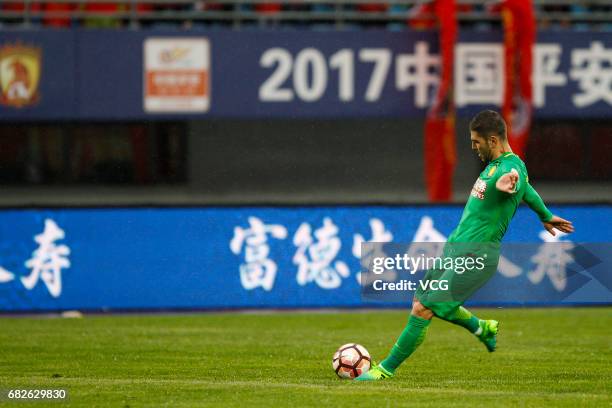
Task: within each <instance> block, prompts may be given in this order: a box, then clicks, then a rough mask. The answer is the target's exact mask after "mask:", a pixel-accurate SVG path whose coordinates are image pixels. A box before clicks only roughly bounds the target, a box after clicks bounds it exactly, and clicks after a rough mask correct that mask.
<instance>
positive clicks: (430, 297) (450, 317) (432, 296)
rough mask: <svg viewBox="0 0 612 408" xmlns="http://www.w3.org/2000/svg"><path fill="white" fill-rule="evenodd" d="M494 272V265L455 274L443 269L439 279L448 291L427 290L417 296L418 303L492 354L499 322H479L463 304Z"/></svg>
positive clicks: (480, 320)
mask: <svg viewBox="0 0 612 408" xmlns="http://www.w3.org/2000/svg"><path fill="white" fill-rule="evenodd" d="M496 269H497V264H496V263H494V264H492V265H487V266H486V267H485V268H483V269H482V270H479V271H477V272H476V271H470V273H467V272H466V273H462V274H457V273H455V272H454V271H453V270H452V269H449V270H446V271H444V273H443V274H442V275H441V276H440V279H441V280H446V281H447V282H448V290H447V291H444V292H440V291H438V292H432V291H429V292H427V293H425V294H424V295H422V296H421V302H422V303H423V304H424V305H425V306H426V307H428V308H429V309H431V311H432V312H433V313H434V315H435V316H436V317H438V318H440V319H442V320H446V321H447V322H450V323H453V324H456V325H458V326H461V327H463V328H465V329H467V330H468V331H469V332H470V333H472V334H474V335H475V336H476V337H477V338H478V339H479V340H480V341H481V342H483V343H484V344H485V346H486V347H487V350H489V351H495V347H496V343H497V339H496V336H497V330H498V324H499V323H498V322H497V321H496V320H483V319H479V318H478V317H476V316H475V315H474V314H472V313H471V312H470V311H469V310H467V309H466V308H465V307H463V302H465V301H466V300H467V299H468V298H470V297H471V296H472V295H473V294H474V293H475V292H476V291H477V290H478V289H480V288H481V287H482V286H483V285H484V284H485V283H486V282H487V281H488V280H489V279H490V278H491V277H492V276H493V275H494V274H495V271H496Z"/></svg>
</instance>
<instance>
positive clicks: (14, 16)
mask: <svg viewBox="0 0 612 408" xmlns="http://www.w3.org/2000/svg"><path fill="white" fill-rule="evenodd" d="M425 3H427V1H423V0H390V1H385V2H382V1H371V0H370V1H367V0H340V1H333V2H330V1H324V0H301V1H297V0H281V1H276V2H274V1H269V0H215V1H202V0H200V1H193V0H169V1H168V0H166V1H164V0H145V1H140V0H128V1H125V0H124V1H120V0H76V1H75V0H39V1H32V0H30V1H11V0H8V1H7V0H5V1H2V2H1V5H0V24H4V25H9V24H17V25H21V26H25V27H32V26H36V25H38V24H40V23H41V22H42V23H43V24H45V25H55V26H75V25H76V26H78V25H85V26H96V24H92V25H88V24H83V23H85V22H94V23H95V22H96V21H106V22H108V20H109V19H112V21H114V22H115V23H118V26H121V25H125V26H129V27H131V28H138V27H141V26H143V25H148V24H152V23H162V24H163V23H170V24H175V25H179V26H190V25H191V24H199V23H202V24H211V23H219V24H225V25H231V26H233V27H235V28H239V27H241V26H242V25H245V24H253V23H254V24H259V25H278V24H285V23H286V24H288V25H292V24H299V23H306V24H309V25H315V24H326V25H333V26H334V27H336V28H342V27H344V26H347V25H348V26H351V25H358V24H364V25H372V24H373V25H385V24H397V23H399V24H405V23H406V22H407V21H408V20H410V19H413V18H414V17H415V10H416V9H417V8H418V6H420V5H423V4H425ZM458 4H459V5H461V6H462V7H461V9H460V10H459V12H458V14H457V16H458V20H459V22H460V23H461V24H467V25H469V24H479V23H485V24H490V23H493V24H497V23H498V22H499V19H500V17H499V14H497V13H495V12H493V11H492V8H494V7H495V5H496V4H497V2H494V1H492V2H487V3H483V1H479V0H459V1H458ZM96 6H102V7H103V9H96ZM109 6H110V7H109ZM266 6H267V8H266ZM270 6H272V8H270ZM363 6H370V8H369V9H366V8H364V7H363ZM371 6H377V7H371ZM534 8H535V17H536V20H537V21H538V24H539V25H541V26H546V25H550V24H553V25H559V26H564V27H572V26H580V25H582V26H583V27H584V26H585V25H586V26H587V27H589V26H593V27H599V26H605V27H606V28H610V27H612V5H611V3H610V0H578V1H577V0H555V1H547V0H539V1H538V0H536V1H534ZM433 18H434V17H433V16H432V15H431V14H422V15H419V20H421V21H424V20H425V21H426V20H428V19H433ZM50 21H52V22H54V23H50V24H49V23H48V22H50ZM58 23H59V24H58ZM111 26H117V24H115V25H112V24H111Z"/></svg>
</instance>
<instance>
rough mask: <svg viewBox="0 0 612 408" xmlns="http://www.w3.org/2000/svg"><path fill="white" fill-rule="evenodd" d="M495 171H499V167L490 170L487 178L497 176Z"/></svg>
mask: <svg viewBox="0 0 612 408" xmlns="http://www.w3.org/2000/svg"><path fill="white" fill-rule="evenodd" d="M495 170H497V166H493V167H491V170H489V173H488V174H487V177H491V176H492V175H493V174H495Z"/></svg>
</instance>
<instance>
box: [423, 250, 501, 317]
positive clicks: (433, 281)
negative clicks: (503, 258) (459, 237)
mask: <svg viewBox="0 0 612 408" xmlns="http://www.w3.org/2000/svg"><path fill="white" fill-rule="evenodd" d="M445 252H446V251H445ZM448 252H451V251H448ZM462 252H463V251H462ZM479 253H486V254H487V256H486V258H485V259H484V260H483V262H482V268H478V269H472V270H466V271H463V272H462V273H457V272H456V269H455V268H447V269H443V268H439V269H430V270H428V271H427V273H426V274H425V276H424V277H423V278H421V279H420V280H421V282H423V283H424V285H421V282H419V285H418V288H417V290H416V292H415V299H417V300H418V301H419V302H421V304H423V306H425V307H427V308H428V309H430V310H431V311H432V312H433V313H434V314H435V315H436V316H438V317H442V318H445V317H447V316H449V315H451V314H453V313H454V311H455V310H456V309H457V308H458V307H459V306H461V305H462V304H463V303H464V302H465V301H466V300H467V299H469V298H470V297H471V296H472V295H473V294H474V293H475V292H476V291H477V290H478V289H480V288H481V287H482V286H483V285H484V284H485V283H487V282H488V281H489V279H491V278H492V277H493V275H494V274H495V272H496V271H497V264H498V261H499V250H498V249H497V248H493V250H491V247H488V248H487V250H485V251H480V252H479ZM464 254H465V255H463V254H458V253H457V252H455V253H453V254H452V257H454V258H459V257H463V258H465V257H471V258H475V257H476V256H475V255H474V252H469V253H465V252H464ZM447 255H448V254H447ZM423 286H425V287H423Z"/></svg>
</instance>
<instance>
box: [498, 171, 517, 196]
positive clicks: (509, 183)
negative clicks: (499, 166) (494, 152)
mask: <svg viewBox="0 0 612 408" xmlns="http://www.w3.org/2000/svg"><path fill="white" fill-rule="evenodd" d="M495 188H496V189H498V190H499V191H501V192H503V193H508V194H514V193H516V191H517V190H518V189H519V188H520V186H519V174H518V171H516V170H515V169H512V170H510V171H509V172H508V173H506V174H503V175H501V176H500V177H499V178H498V179H497V182H496V183H495Z"/></svg>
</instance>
